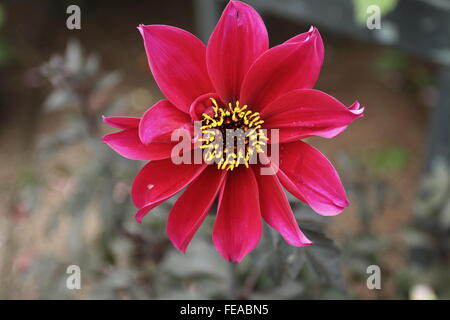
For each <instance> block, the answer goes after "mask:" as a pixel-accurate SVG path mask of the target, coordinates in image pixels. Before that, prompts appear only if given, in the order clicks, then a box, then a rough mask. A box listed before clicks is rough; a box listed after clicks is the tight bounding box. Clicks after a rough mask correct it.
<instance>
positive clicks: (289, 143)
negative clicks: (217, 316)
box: [103, 1, 363, 262]
mask: <svg viewBox="0 0 450 320" xmlns="http://www.w3.org/2000/svg"><path fill="white" fill-rule="evenodd" d="M138 29H139V31H140V33H141V35H142V37H143V39H144V45H145V50H146V53H147V57H148V62H149V65H150V69H151V72H152V74H153V76H154V78H155V80H156V83H157V84H158V86H159V88H160V89H161V91H162V92H163V93H164V95H165V97H166V99H164V100H161V101H159V102H157V103H156V104H155V105H154V106H152V107H151V108H149V109H148V110H147V111H146V112H145V113H144V115H143V116H142V118H131V117H105V118H104V121H105V122H106V123H107V124H109V125H110V126H112V127H115V128H118V129H121V130H120V131H118V132H116V133H112V134H108V135H106V136H104V137H103V141H104V142H105V143H107V144H108V145H109V146H110V147H111V148H112V149H114V150H115V151H116V152H117V153H119V154H120V155H122V156H124V157H126V158H129V159H134V160H148V161H149V162H148V163H147V164H146V165H145V166H144V167H143V168H142V169H141V171H140V172H139V173H138V175H137V176H136V178H135V180H134V182H133V186H132V190H131V194H132V200H133V202H134V204H135V206H136V207H137V209H138V211H137V214H136V220H137V221H138V222H141V221H142V219H143V218H144V216H145V215H146V214H147V213H148V212H149V211H150V210H152V209H153V208H154V207H156V206H158V205H159V204H161V203H162V202H164V201H165V200H167V199H168V198H170V197H172V196H174V195H175V194H177V193H178V192H179V191H181V190H182V189H183V188H186V189H185V191H184V192H183V193H182V194H181V196H180V197H179V198H178V199H177V200H176V202H175V204H174V205H173V207H172V209H171V211H170V213H169V218H168V222H167V234H168V237H169V238H170V240H171V241H172V243H173V245H174V246H175V247H176V248H178V249H179V250H181V251H183V252H185V251H186V249H187V246H188V245H189V242H190V241H191V239H192V237H193V236H194V234H195V232H196V231H197V229H198V228H199V227H200V225H201V223H202V222H203V220H204V219H205V217H206V215H207V214H208V211H209V209H210V207H211V205H212V204H213V202H214V200H215V199H216V198H217V197H218V211H217V215H216V218H215V223H214V228H213V232H212V238H213V242H214V246H215V247H216V249H217V250H218V251H219V253H220V254H221V255H222V256H223V257H224V258H225V259H227V260H230V261H233V262H239V261H241V260H242V259H243V258H244V257H245V256H246V255H247V254H248V253H249V252H250V251H251V250H253V249H254V248H255V247H256V245H257V244H258V242H259V239H260V237H261V232H262V220H265V221H266V223H267V224H269V225H270V226H271V227H272V228H274V229H276V230H277V231H278V232H279V233H280V234H281V236H282V237H283V238H284V239H285V240H286V241H287V242H288V243H289V244H291V245H294V246H305V245H310V244H311V241H310V240H309V239H308V238H307V237H306V236H305V235H304V234H303V233H302V231H301V230H300V228H299V226H298V224H297V222H296V220H295V217H294V214H293V212H292V210H291V208H290V205H289V202H288V199H287V197H286V194H285V193H284V190H283V188H282V187H284V188H285V189H286V190H287V191H289V192H290V193H291V194H292V195H294V196H295V197H297V198H298V199H300V200H301V201H303V202H305V203H307V204H308V205H309V206H311V208H312V209H313V210H314V211H315V212H317V213H318V214H321V215H325V216H332V215H336V214H338V213H340V212H342V211H343V209H344V208H345V207H347V206H348V204H349V202H348V200H347V196H346V193H345V190H344V188H343V186H342V183H341V181H340V178H339V176H338V174H337V172H336V170H335V169H334V167H333V166H332V164H331V163H330V162H329V161H328V160H327V158H326V157H325V156H324V155H323V154H322V153H320V152H319V151H318V150H316V149H315V148H313V147H311V146H310V145H308V144H306V143H305V142H303V141H301V139H305V138H308V137H311V136H320V137H324V138H333V137H335V136H336V135H338V134H340V133H341V132H342V131H344V130H345V129H346V128H347V126H348V125H349V124H350V123H351V122H352V121H353V120H355V119H357V118H359V117H361V116H362V113H363V108H360V105H359V103H358V102H355V103H354V104H353V105H351V106H349V107H347V106H345V105H344V104H342V103H341V102H339V101H338V100H336V99H335V98H333V97H331V96H329V95H327V94H325V93H323V92H321V91H318V90H314V89H312V87H313V86H314V84H315V82H316V80H317V78H318V76H319V72H320V69H321V66H322V62H323V56H324V48H323V43H322V39H321V37H320V34H319V31H318V30H317V29H316V28H313V27H312V28H311V29H310V30H309V31H308V32H306V33H302V34H299V35H297V36H295V37H293V38H292V39H289V40H288V41H286V42H284V43H282V44H280V45H278V46H275V47H273V48H270V49H269V47H268V43H269V41H268V36H267V30H266V28H265V25H264V23H263V21H262V19H261V17H260V16H259V15H258V13H257V12H256V11H255V10H254V9H253V8H252V7H250V6H248V5H247V4H244V3H242V2H239V1H230V2H229V3H228V5H227V6H226V8H225V10H224V12H223V14H222V16H221V18H220V20H219V22H218V24H217V26H216V28H215V30H214V32H213V33H212V35H211V37H210V39H209V41H208V45H207V46H205V45H204V44H203V43H202V42H201V41H200V40H199V39H198V38H196V37H195V36H194V35H192V34H191V33H189V32H187V31H184V30H181V29H178V28H175V27H171V26H164V25H140V26H139V27H138ZM195 121H198V122H200V121H201V122H200V123H201V133H202V134H203V136H202V138H199V137H198V136H196V135H195V133H194V131H195V130H194V122H195ZM177 129H184V130H186V131H187V132H189V133H190V134H191V135H192V140H191V141H192V148H191V150H199V149H201V150H203V151H205V152H206V155H205V157H204V158H202V161H201V162H200V163H194V164H190V163H175V161H173V159H172V151H173V149H174V147H176V145H177V143H178V142H177V141H172V140H173V139H171V137H172V133H173V132H174V131H176V130H177ZM212 129H214V130H215V131H214V130H212ZM225 129H245V130H250V133H249V134H248V135H244V136H242V137H241V139H242V142H243V143H244V147H243V148H240V149H236V148H234V150H227V149H226V148H225V149H223V150H222V149H220V150H219V149H218V148H217V147H218V141H219V140H220V138H222V137H220V135H221V134H222V133H224V132H225ZM263 129H264V130H268V129H269V130H272V129H277V130H278V131H277V132H278V135H277V139H274V138H272V135H269V134H267V133H264V131H263ZM266 143H267V144H266ZM274 144H277V146H278V147H279V161H277V162H276V163H275V162H272V161H268V162H267V161H266V162H265V163H262V162H257V163H252V162H251V161H250V159H252V157H253V156H255V155H259V156H264V155H265V152H267V151H266V149H267V148H266V149H264V148H263V147H264V146H266V147H267V146H271V145H274ZM185 153H186V152H185ZM266 156H267V157H268V155H266ZM211 159H214V160H216V162H215V163H214V164H211V163H210V162H208V161H207V160H211ZM266 160H267V158H266ZM262 167H266V168H267V167H270V168H272V169H273V173H274V174H269V175H267V174H261V168H262Z"/></svg>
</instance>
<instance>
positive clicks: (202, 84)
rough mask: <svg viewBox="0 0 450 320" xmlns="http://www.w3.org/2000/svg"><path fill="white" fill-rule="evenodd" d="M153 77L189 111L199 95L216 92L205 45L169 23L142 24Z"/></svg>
mask: <svg viewBox="0 0 450 320" xmlns="http://www.w3.org/2000/svg"><path fill="white" fill-rule="evenodd" d="M138 29H139V31H140V32H141V34H142V37H143V38H144V45H145V50H146V52H147V58H148V62H149V65H150V69H151V71H152V73H153V76H154V78H155V80H156V82H157V84H158V86H159V88H160V89H161V91H162V92H163V93H164V95H165V96H166V97H167V99H169V100H170V101H171V102H172V103H173V104H174V105H175V106H176V107H177V108H179V109H180V110H182V111H184V112H186V113H188V112H189V106H190V105H191V103H192V102H193V101H194V100H195V99H196V98H197V97H198V96H200V95H202V94H204V93H207V92H213V91H214V90H213V87H212V85H211V81H210V79H209V76H208V71H207V69H206V61H205V55H206V47H205V45H204V44H203V43H202V42H201V41H200V40H199V39H198V38H196V37H195V36H194V35H192V34H191V33H189V32H187V31H185V30H182V29H178V28H175V27H170V26H163V25H149V26H144V25H140V26H139V28H138Z"/></svg>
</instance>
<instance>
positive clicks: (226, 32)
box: [206, 1, 269, 102]
mask: <svg viewBox="0 0 450 320" xmlns="http://www.w3.org/2000/svg"><path fill="white" fill-rule="evenodd" d="M268 47H269V38H268V36H267V30H266V27H265V25H264V22H263V20H262V19H261V17H260V16H259V14H258V13H257V12H256V11H255V10H254V9H253V8H252V7H250V6H249V5H247V4H245V3H242V2H239V1H230V2H228V5H227V6H226V8H225V10H224V11H223V13H222V16H221V18H220V20H219V22H218V23H217V26H216V28H215V29H214V32H213V33H212V35H211V37H210V39H209V42H208V47H207V50H206V61H207V66H208V72H209V76H210V78H211V81H212V82H213V84H214V87H215V88H216V91H217V93H218V94H219V95H220V97H221V98H222V100H223V101H225V102H233V101H236V100H238V99H239V91H240V88H241V84H242V81H243V79H244V76H245V75H246V73H247V71H248V69H249V68H250V66H251V65H252V64H253V62H254V61H255V60H256V58H258V57H259V56H260V55H261V54H262V53H263V52H264V51H266V50H267V49H268Z"/></svg>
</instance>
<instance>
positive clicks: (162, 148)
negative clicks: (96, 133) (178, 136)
mask: <svg viewBox="0 0 450 320" xmlns="http://www.w3.org/2000/svg"><path fill="white" fill-rule="evenodd" d="M102 141H103V142H104V143H106V144H107V145H108V146H109V147H111V149H113V150H114V151H116V152H117V153H118V154H120V155H121V156H123V157H125V158H128V159H132V160H160V159H166V158H170V155H171V152H172V148H173V147H174V145H175V144H176V142H174V143H158V142H155V143H152V144H149V145H145V144H143V143H142V142H141V140H140V139H139V135H138V129H137V128H134V129H125V130H123V131H119V132H115V133H110V134H107V135H105V136H103V138H102Z"/></svg>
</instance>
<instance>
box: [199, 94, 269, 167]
mask: <svg viewBox="0 0 450 320" xmlns="http://www.w3.org/2000/svg"><path fill="white" fill-rule="evenodd" d="M210 100H211V102H212V109H213V110H214V114H213V115H208V114H206V113H203V115H202V117H203V119H202V126H201V132H202V138H201V139H200V141H201V142H202V146H201V147H200V148H202V149H204V159H205V161H206V162H208V163H211V162H216V163H217V168H218V169H222V170H233V169H234V168H236V167H238V166H239V165H240V164H244V165H245V166H246V167H247V168H248V167H249V164H250V163H255V162H254V160H255V159H256V157H255V156H256V154H257V153H263V152H264V150H263V148H262V147H263V146H265V145H266V141H267V140H268V138H267V137H266V135H265V134H264V131H263V130H262V127H261V125H262V124H263V123H264V121H263V120H261V117H260V115H259V112H253V111H251V110H249V109H248V106H247V105H244V106H242V107H241V106H240V105H239V101H236V103H235V104H234V105H233V104H232V103H231V102H230V103H228V106H227V107H224V108H223V107H220V106H219V105H218V104H217V101H216V100H215V99H213V98H210ZM235 142H236V143H235Z"/></svg>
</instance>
